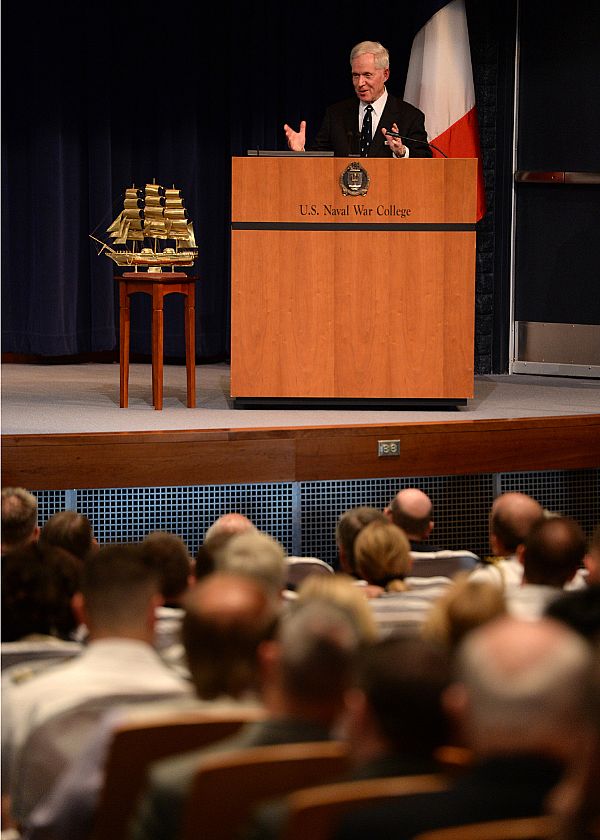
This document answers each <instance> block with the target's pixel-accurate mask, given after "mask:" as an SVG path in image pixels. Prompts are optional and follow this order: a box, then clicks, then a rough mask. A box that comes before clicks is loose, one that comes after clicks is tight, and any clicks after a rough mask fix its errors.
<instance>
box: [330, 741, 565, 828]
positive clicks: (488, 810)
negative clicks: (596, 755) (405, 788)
mask: <svg viewBox="0 0 600 840" xmlns="http://www.w3.org/2000/svg"><path fill="white" fill-rule="evenodd" d="M561 773H562V768H561V767H560V766H559V765H558V764H556V763H554V762H552V761H549V760H547V759H545V758H542V757H540V756H533V755H522V756H504V757H498V758H494V759H490V760H488V761H485V762H482V763H481V764H479V765H476V766H474V767H473V768H472V769H470V770H468V771H466V772H465V774H464V775H463V776H459V778H458V779H457V780H456V782H455V783H454V785H453V786H452V787H451V788H450V789H448V790H444V791H439V792H436V793H421V794H414V795H411V796H400V797H397V798H396V799H394V800H391V801H390V802H386V803H384V804H381V805H375V806H370V807H367V808H361V809H360V811H353V812H352V813H351V814H350V815H349V816H348V817H346V818H344V819H343V820H342V823H341V825H340V829H339V831H338V832H337V834H336V835H335V840H364V838H365V837H368V838H369V840H377V838H381V840H388V838H390V837H393V838H394V840H409V838H411V837H414V836H415V835H417V834H420V833H421V832H423V831H431V830H433V829H434V828H443V827H445V826H451V825H463V824H466V823H475V822H485V821H486V820H504V819H511V818H513V817H515V818H516V817H536V816H539V815H540V814H542V813H543V812H544V810H543V809H544V805H545V799H546V797H547V795H548V794H549V793H550V791H551V790H552V788H553V787H554V786H555V785H556V784H557V783H558V782H559V780H560V777H561Z"/></svg>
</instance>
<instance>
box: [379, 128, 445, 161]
mask: <svg viewBox="0 0 600 840" xmlns="http://www.w3.org/2000/svg"><path fill="white" fill-rule="evenodd" d="M385 133H386V136H387V135H388V134H389V135H390V137H397V138H398V139H400V140H402V142H404V141H405V140H410V141H411V143H422V144H423V145H424V146H429V147H430V148H431V149H435V150H436V152H439V153H440V154H441V156H442V157H445V158H447V157H448V155H447V154H446V152H442V150H441V149H439V148H438V147H437V146H434V145H433V143H430V142H429V141H428V140H420V139H419V138H418V137H402V135H400V134H398V132H397V131H388V130H387V129H386V132H385Z"/></svg>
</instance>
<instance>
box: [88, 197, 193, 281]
mask: <svg viewBox="0 0 600 840" xmlns="http://www.w3.org/2000/svg"><path fill="white" fill-rule="evenodd" d="M106 232H107V233H108V237H109V239H110V240H111V243H108V242H103V241H102V240H101V239H98V238H97V237H96V236H94V235H93V234H90V238H91V239H93V240H94V241H95V242H97V243H98V244H99V245H101V248H100V249H99V250H98V254H99V255H100V254H106V256H107V257H110V259H111V260H113V262H115V263H116V264H117V265H120V266H126V267H127V268H133V269H134V270H135V271H138V269H144V268H145V269H146V270H147V271H150V272H158V271H163V269H168V268H171V270H172V271H175V269H176V268H182V267H185V266H192V265H193V264H194V260H195V259H196V258H197V256H198V249H197V247H196V238H195V236H194V227H193V224H192V222H191V220H190V219H189V218H188V216H187V211H186V209H185V206H184V203H183V198H182V195H181V190H178V189H176V188H175V187H174V186H173V187H172V188H165V187H162V186H160V184H146V186H145V187H144V188H143V189H138V188H136V187H135V185H134V186H131V187H128V188H127V189H126V190H125V196H124V200H123V209H122V210H121V212H120V213H119V215H118V216H117V217H116V219H115V220H114V221H113V222H112V223H111V224H110V225H109V227H108V228H107V231H106ZM167 241H170V242H172V243H173V244H172V245H168V244H167ZM122 245H124V246H125V247H124V248H120V247H118V246H122ZM113 246H117V247H113ZM138 246H139V249H138Z"/></svg>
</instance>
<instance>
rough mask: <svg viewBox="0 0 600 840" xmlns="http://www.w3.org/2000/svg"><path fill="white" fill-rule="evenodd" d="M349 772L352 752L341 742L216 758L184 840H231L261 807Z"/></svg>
mask: <svg viewBox="0 0 600 840" xmlns="http://www.w3.org/2000/svg"><path fill="white" fill-rule="evenodd" d="M348 767H349V759H348V750H347V747H346V745H345V744H342V743H340V742H337V741H319V742H311V743H300V744H280V745H276V746H269V747H252V748H247V749H242V750H236V751H235V752H232V753H227V754H223V755H219V756H214V757H212V758H210V759H209V760H208V761H206V762H203V763H202V765H201V766H200V767H199V768H198V770H197V772H196V775H195V777H194V781H193V783H192V786H191V789H190V791H189V794H188V798H187V803H186V808H185V812H184V818H183V832H182V835H181V840H196V838H197V837H199V836H202V837H203V838H205V840H231V838H232V837H235V836H236V835H237V834H238V833H239V832H240V831H241V830H242V828H243V826H244V825H245V823H246V822H247V820H248V819H249V817H250V815H251V813H252V811H253V809H254V808H255V807H256V806H257V805H258V804H259V803H260V802H263V801H265V800H268V799H273V798H277V797H281V796H284V795H286V794H288V793H290V791H293V790H297V789H298V788H302V787H306V786H307V785H308V784H311V783H313V782H315V781H323V782H324V781H328V780H330V779H334V778H337V777H339V776H341V775H343V774H344V773H345V772H346V771H347V770H348ZM304 840H307V838H304Z"/></svg>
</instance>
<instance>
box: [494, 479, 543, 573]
mask: <svg viewBox="0 0 600 840" xmlns="http://www.w3.org/2000/svg"><path fill="white" fill-rule="evenodd" d="M543 517H544V510H543V508H542V506H541V505H540V503H539V502H537V501H536V500H535V499H534V498H532V497H531V496H527V495H526V494H525V493H503V494H502V495H501V496H498V497H497V498H496V499H495V500H494V502H493V504H492V509H491V511H490V523H489V526H490V549H491V551H492V554H494V555H495V556H496V557H502V556H505V555H511V554H515V552H516V550H517V547H518V546H519V545H521V543H523V542H524V541H525V538H526V537H527V534H528V533H529V531H530V530H531V528H532V527H533V525H535V524H536V523H537V522H539V521H540V520H541V519H543Z"/></svg>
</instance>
